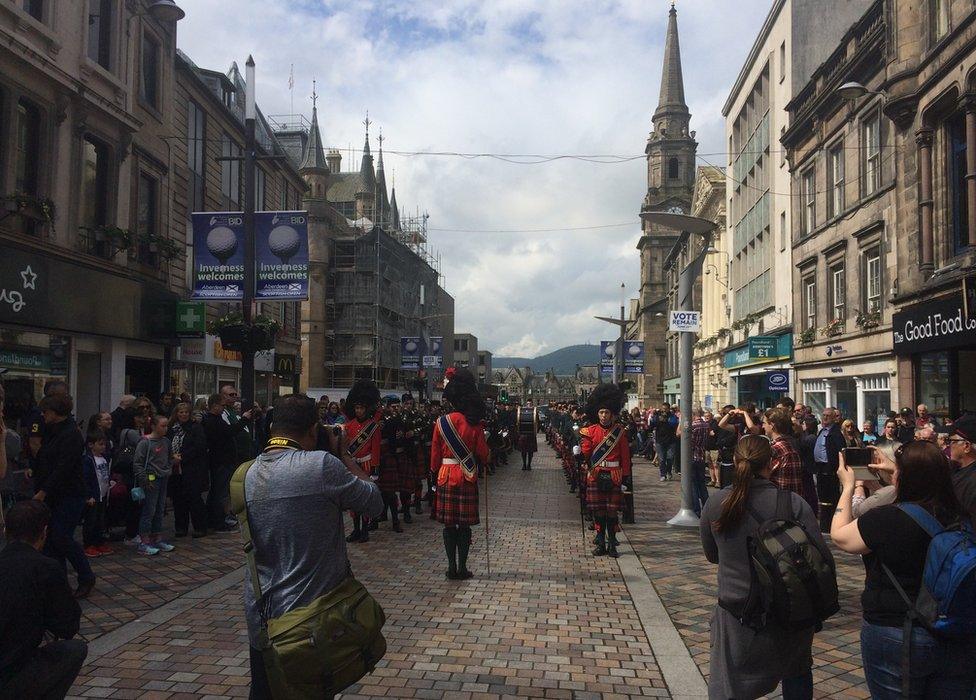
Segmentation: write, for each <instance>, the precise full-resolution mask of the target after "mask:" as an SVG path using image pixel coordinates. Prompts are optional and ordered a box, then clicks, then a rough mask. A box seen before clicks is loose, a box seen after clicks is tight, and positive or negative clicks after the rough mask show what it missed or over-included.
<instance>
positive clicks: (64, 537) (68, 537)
mask: <svg viewBox="0 0 976 700" xmlns="http://www.w3.org/2000/svg"><path fill="white" fill-rule="evenodd" d="M73 408H74V402H73V401H72V400H71V397H70V396H68V395H67V394H51V395H50V396H45V397H44V398H43V399H41V403H40V409H41V414H42V415H43V417H44V425H45V428H44V440H43V442H42V444H41V449H40V452H38V455H37V465H38V466H37V472H35V488H36V490H37V492H36V493H35V494H34V499H35V500H38V501H44V502H45V503H47V505H48V507H49V508H50V509H51V526H50V530H49V532H48V536H47V544H46V546H45V553H47V554H48V555H50V556H52V557H54V558H55V559H57V560H58V561H60V562H61V565H62V566H64V563H65V560H67V561H70V562H71V566H72V568H73V569H74V570H75V573H76V574H77V576H78V587H77V588H76V589H75V597H77V598H85V597H87V596H88V594H89V593H91V590H92V588H94V587H95V574H94V572H92V568H91V565H90V564H89V563H88V558H87V557H86V556H85V552H84V550H83V549H82V548H81V545H80V544H78V542H76V541H75V529H76V528H77V527H78V526H79V525H81V520H82V516H83V515H84V513H85V500H86V498H87V493H86V491H85V481H84V476H83V473H82V465H81V459H82V456H83V455H84V453H85V438H84V437H82V435H81V431H80V430H78V426H77V425H75V422H74V420H72V419H71V411H72V409H73Z"/></svg>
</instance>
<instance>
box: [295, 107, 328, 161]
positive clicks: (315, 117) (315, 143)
mask: <svg viewBox="0 0 976 700" xmlns="http://www.w3.org/2000/svg"><path fill="white" fill-rule="evenodd" d="M301 169H302V170H324V171H326V172H328V170H329V164H328V162H327V161H326V160H325V151H324V150H323V148H322V136H321V134H319V114H318V109H317V108H316V107H315V105H312V128H311V129H310V130H309V132H308V143H307V144H306V145H305V157H304V158H303V159H302V168H301Z"/></svg>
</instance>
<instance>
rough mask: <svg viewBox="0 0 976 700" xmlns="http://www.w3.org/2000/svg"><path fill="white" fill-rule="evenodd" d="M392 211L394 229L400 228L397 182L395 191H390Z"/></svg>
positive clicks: (394, 186) (394, 187)
mask: <svg viewBox="0 0 976 700" xmlns="http://www.w3.org/2000/svg"><path fill="white" fill-rule="evenodd" d="M390 213H391V214H392V216H393V230H394V231H399V230H400V208H399V207H398V206H397V201H396V184H394V185H393V191H392V192H391V193H390Z"/></svg>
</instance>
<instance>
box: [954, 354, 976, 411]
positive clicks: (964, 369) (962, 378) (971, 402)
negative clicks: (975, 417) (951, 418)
mask: <svg viewBox="0 0 976 700" xmlns="http://www.w3.org/2000/svg"><path fill="white" fill-rule="evenodd" d="M958 356H959V368H958V370H957V373H958V375H959V391H958V394H957V396H958V401H959V405H958V406H957V407H956V410H955V411H954V412H953V415H957V416H958V415H962V414H963V413H976V352H974V351H972V350H960V351H959V352H958Z"/></svg>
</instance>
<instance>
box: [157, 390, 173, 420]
mask: <svg viewBox="0 0 976 700" xmlns="http://www.w3.org/2000/svg"><path fill="white" fill-rule="evenodd" d="M175 407H176V396H174V395H173V392H171V391H164V392H163V393H162V394H161V395H160V397H159V412H160V413H162V414H163V415H164V416H166V417H167V418H169V417H170V416H171V415H172V414H173V408H175Z"/></svg>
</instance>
